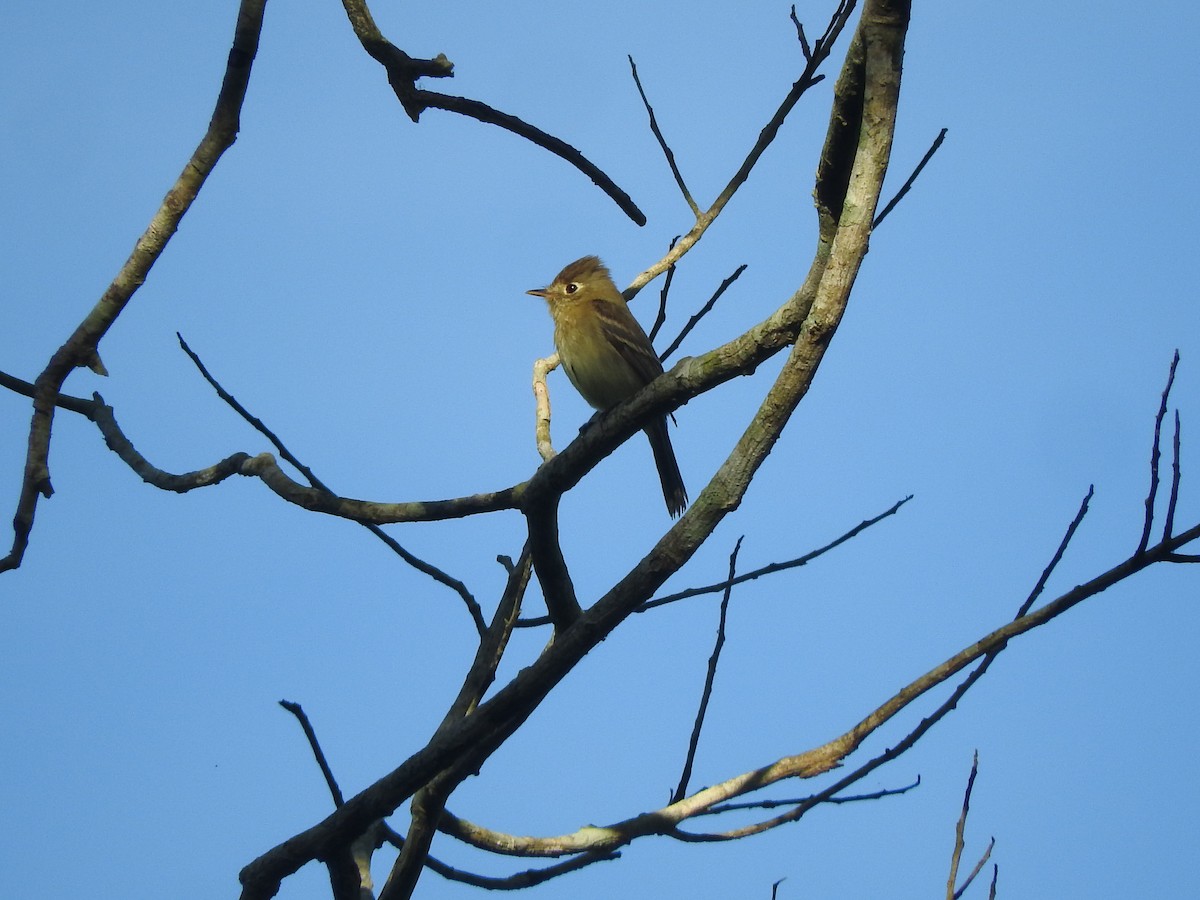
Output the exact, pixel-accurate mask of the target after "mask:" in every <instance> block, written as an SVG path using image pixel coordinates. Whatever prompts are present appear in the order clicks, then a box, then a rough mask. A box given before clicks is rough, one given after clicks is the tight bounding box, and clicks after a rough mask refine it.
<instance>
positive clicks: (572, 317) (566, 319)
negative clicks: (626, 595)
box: [526, 256, 687, 516]
mask: <svg viewBox="0 0 1200 900" xmlns="http://www.w3.org/2000/svg"><path fill="white" fill-rule="evenodd" d="M526 293H529V294H533V295H534V296H535V297H543V298H545V300H546V303H547V304H548V305H549V306H550V315H551V317H553V319H554V346H555V347H556V348H557V349H558V356H559V359H561V360H562V364H563V368H564V369H565V370H566V372H567V378H569V379H570V380H571V384H573V385H575V390H577V391H579V393H580V394H581V395H582V396H583V399H584V400H586V401H587V402H588V403H589V404H591V406H592V407H593V408H594V409H598V410H601V411H603V410H607V409H612V408H613V407H614V406H616V405H617V404H618V403H620V402H621V401H622V400H625V399H627V398H628V397H632V396H633V395H634V394H636V393H637V392H638V391H640V390H641V389H642V388H644V387H645V386H646V385H648V384H649V383H650V382H652V381H653V380H654V379H655V378H657V377H658V376H659V375H661V374H662V373H663V367H662V363H661V362H659V361H658V355H657V354H656V353H655V352H654V346H653V345H652V344H651V343H650V338H648V337H646V332H645V331H643V330H642V326H641V325H639V324H638V320H637V319H635V318H634V317H633V313H631V312H630V311H629V307H628V305H626V303H625V298H624V297H622V296H621V292H620V291H618V290H617V286H616V285H615V284H613V280H612V277H611V276H610V275H609V274H608V269H607V268H605V266H604V264H603V263H602V262H600V260H599V259H598V258H597V257H595V256H585V257H584V258H583V259H577V260H575V262H573V263H571V264H570V265H569V266H567V267H566V268H565V269H563V270H562V271H561V272H559V273H558V274H557V275H556V276H555V277H554V281H553V282H551V283H550V285H549V286H548V287H544V288H537V289H535V290H532V291H527V292H526ZM645 431H646V437H648V438H649V439H650V449H651V450H653V451H654V464H655V466H657V467H658V478H659V480H660V481H661V482H662V491H663V498H664V499H665V500H666V501H667V512H669V513H670V514H671V515H672V516H677V515H679V514H680V513H681V512H683V508H684V507H685V506H687V491H686V490H685V489H684V486H683V476H681V475H680V474H679V463H677V462H676V461H675V451H674V450H673V449H672V448H671V438H670V437H669V436H668V435H667V418H666V416H663V417H662V418H661V419H657V420H655V421H654V422H652V423H651V424H649V425H647V426H646V428H645Z"/></svg>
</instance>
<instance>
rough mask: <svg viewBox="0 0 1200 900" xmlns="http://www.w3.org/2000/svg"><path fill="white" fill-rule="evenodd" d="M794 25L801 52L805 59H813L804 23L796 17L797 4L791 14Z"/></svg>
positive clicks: (793, 5) (793, 6)
mask: <svg viewBox="0 0 1200 900" xmlns="http://www.w3.org/2000/svg"><path fill="white" fill-rule="evenodd" d="M790 16H791V19H792V24H793V25H795V26H796V38H797V39H798V40H799V41H800V50H801V51H802V52H803V53H804V58H805V59H812V48H811V47H809V46H808V37H807V36H806V35H805V34H804V23H803V22H801V21H800V19H799V18H798V17H797V16H796V4H795V3H793V4H792V11H791V13H790Z"/></svg>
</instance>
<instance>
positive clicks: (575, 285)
mask: <svg viewBox="0 0 1200 900" xmlns="http://www.w3.org/2000/svg"><path fill="white" fill-rule="evenodd" d="M577 290H579V282H578V281H572V282H571V283H570V284H568V285H567V293H568V294H573V293H575V292H576V291H577Z"/></svg>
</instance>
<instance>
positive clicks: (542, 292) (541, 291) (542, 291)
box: [525, 287, 550, 297]
mask: <svg viewBox="0 0 1200 900" xmlns="http://www.w3.org/2000/svg"><path fill="white" fill-rule="evenodd" d="M525 293H527V294H532V295H533V296H535V297H545V296H546V295H547V294H549V293H550V288H548V287H544V288H534V289H533V290H532V291H526V292H525Z"/></svg>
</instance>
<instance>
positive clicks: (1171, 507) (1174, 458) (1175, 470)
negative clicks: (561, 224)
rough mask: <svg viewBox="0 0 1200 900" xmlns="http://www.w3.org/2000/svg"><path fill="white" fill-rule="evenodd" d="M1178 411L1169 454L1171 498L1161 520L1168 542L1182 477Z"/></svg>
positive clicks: (1163, 532) (1164, 538)
mask: <svg viewBox="0 0 1200 900" xmlns="http://www.w3.org/2000/svg"><path fill="white" fill-rule="evenodd" d="M1179 431H1180V427H1179V410H1175V440H1174V442H1173V444H1172V450H1173V452H1172V454H1171V496H1170V498H1169V499H1168V501H1167V515H1166V517H1165V518H1164V519H1163V530H1162V536H1163V540H1164V541H1165V540H1168V539H1170V537H1171V532H1172V531H1174V530H1175V506H1176V504H1178V503H1179V482H1180V480H1181V479H1182V477H1183V471H1182V469H1181V468H1180V464H1179V446H1180V441H1179Z"/></svg>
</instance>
